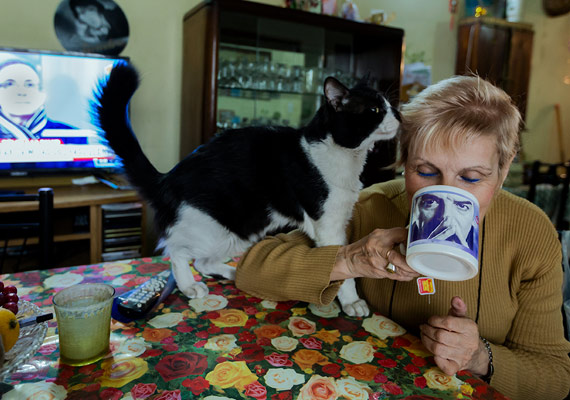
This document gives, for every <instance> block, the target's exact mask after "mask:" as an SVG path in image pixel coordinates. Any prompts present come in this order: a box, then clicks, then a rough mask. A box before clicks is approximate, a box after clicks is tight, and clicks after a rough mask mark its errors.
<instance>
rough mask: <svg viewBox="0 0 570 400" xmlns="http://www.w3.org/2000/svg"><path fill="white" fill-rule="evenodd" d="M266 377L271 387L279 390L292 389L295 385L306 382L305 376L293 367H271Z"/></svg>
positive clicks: (266, 381)
mask: <svg viewBox="0 0 570 400" xmlns="http://www.w3.org/2000/svg"><path fill="white" fill-rule="evenodd" d="M264 379H265V383H266V384H267V385H268V386H269V387H272V388H273V389H276V390H278V391H281V390H290V389H291V388H292V387H293V386H295V385H300V384H302V383H305V376H304V375H301V374H299V373H297V372H295V370H294V369H292V368H269V369H268V370H267V373H266V374H265V376H264Z"/></svg>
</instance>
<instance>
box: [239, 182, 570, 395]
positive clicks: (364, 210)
mask: <svg viewBox="0 0 570 400" xmlns="http://www.w3.org/2000/svg"><path fill="white" fill-rule="evenodd" d="M408 214H409V207H408V200H407V195H406V192H405V190H404V183H403V181H402V180H397V181H391V182H385V183H380V184H377V185H374V186H371V187H369V188H367V189H365V190H363V191H362V192H361V195H360V199H359V201H358V203H357V204H356V205H355V208H354V213H353V219H352V221H351V222H350V224H349V226H348V235H349V242H354V241H356V240H358V239H360V238H362V237H364V236H366V235H367V234H369V233H370V232H372V231H373V230H374V229H375V228H392V227H403V226H405V225H406V223H407V219H408ZM483 231H484V232H483ZM479 240H480V242H479V249H480V250H479V251H480V257H479V259H480V265H479V274H478V275H477V276H476V277H474V278H472V279H470V280H467V281H462V282H448V281H440V280H438V281H436V282H435V289H436V293H435V294H434V295H431V296H429V297H430V298H429V299H428V296H420V295H419V294H418V290H417V284H416V281H415V279H414V280H412V281H410V282H396V281H392V280H389V279H368V278H362V279H358V280H357V282H358V283H357V285H358V289H359V292H360V295H361V296H362V297H363V298H364V299H366V300H367V301H368V303H369V305H370V306H371V308H372V309H373V310H375V311H378V312H380V313H382V314H383V315H385V316H388V317H389V318H391V319H393V320H394V321H396V322H398V323H399V324H401V325H403V326H404V327H406V328H407V329H409V330H410V331H411V332H413V333H415V334H418V326H419V325H420V324H422V323H425V322H426V321H427V319H428V318H429V317H430V316H432V315H446V314H447V312H448V310H449V307H450V302H451V298H452V297H453V296H461V298H462V299H463V300H464V301H465V303H466V304H467V308H468V316H469V318H471V319H473V320H475V321H476V322H477V324H478V326H479V331H480V334H481V336H483V337H485V338H487V339H488V340H489V342H490V343H491V348H492V351H493V361H494V362H493V364H494V366H495V374H494V375H493V377H492V379H491V385H492V386H493V387H495V388H496V389H498V390H499V391H500V392H501V393H503V394H505V395H506V396H509V397H511V398H512V399H548V400H554V399H562V398H564V397H565V396H566V395H567V394H568V391H569V388H570V358H569V357H568V353H569V352H570V343H568V342H567V341H566V340H565V339H564V328H563V324H562V314H561V304H562V289H561V287H562V267H561V249H560V243H559V241H558V238H557V234H556V231H555V229H554V227H553V225H552V223H551V222H550V221H549V219H548V217H547V216H546V215H545V214H544V213H543V212H542V211H541V210H540V209H539V208H537V207H536V206H534V205H533V204H531V203H529V202H528V201H526V200H525V199H522V198H519V197H516V196H514V195H512V194H510V193H508V192H506V191H503V190H501V191H500V192H499V193H498V194H497V195H496V196H495V198H494V199H493V201H492V203H491V206H490V207H489V209H488V211H487V214H486V216H485V218H484V223H483V224H482V225H481V228H480V238H479ZM338 249H339V246H326V247H320V248H315V247H314V244H313V242H312V241H311V240H310V239H309V238H308V237H307V236H306V235H304V234H303V233H301V232H299V231H293V232H292V233H289V234H281V235H278V236H276V237H271V238H267V239H265V240H263V241H261V242H260V243H258V244H257V245H255V246H253V247H252V248H251V249H250V250H249V251H248V252H247V253H246V254H245V255H244V257H242V260H241V261H240V263H239V265H238V268H237V276H236V284H237V286H238V287H239V288H240V289H242V290H244V291H246V292H248V293H250V294H252V295H255V296H258V297H261V298H265V299H271V300H277V301H283V300H302V301H306V302H309V303H320V304H323V303H324V304H327V303H329V302H331V301H332V300H333V299H334V297H335V296H336V293H337V291H338V288H339V285H340V282H330V280H329V277H330V274H331V271H332V268H333V265H334V262H335V258H336V254H337V251H338Z"/></svg>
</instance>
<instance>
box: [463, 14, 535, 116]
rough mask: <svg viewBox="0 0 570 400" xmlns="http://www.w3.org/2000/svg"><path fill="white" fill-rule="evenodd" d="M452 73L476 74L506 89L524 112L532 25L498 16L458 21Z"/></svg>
mask: <svg viewBox="0 0 570 400" xmlns="http://www.w3.org/2000/svg"><path fill="white" fill-rule="evenodd" d="M457 32H458V39H457V58H456V63H455V73H456V74H458V75H469V74H471V73H477V74H478V75H479V76H482V77H483V78H485V79H488V80H489V81H491V82H493V83H494V84H496V85H497V86H498V87H500V88H502V89H503V90H505V92H507V93H508V94H509V95H510V96H511V97H512V99H513V101H514V102H515V104H516V105H517V107H518V108H519V111H520V112H521V114H522V117H523V120H524V118H525V114H526V104H527V98H528V85H529V79H530V61H531V57H532V40H533V35H534V32H533V30H532V25H530V24H525V23H515V22H507V21H505V20H503V19H498V18H486V17H480V18H474V17H473V18H466V19H463V20H462V21H461V22H460V23H459V27H458V30H457Z"/></svg>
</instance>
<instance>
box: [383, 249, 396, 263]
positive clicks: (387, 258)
mask: <svg viewBox="0 0 570 400" xmlns="http://www.w3.org/2000/svg"><path fill="white" fill-rule="evenodd" d="M392 250H394V249H390V250H388V251H387V252H386V257H384V258H386V260H388V261H390V258H389V257H390V253H391V252H392Z"/></svg>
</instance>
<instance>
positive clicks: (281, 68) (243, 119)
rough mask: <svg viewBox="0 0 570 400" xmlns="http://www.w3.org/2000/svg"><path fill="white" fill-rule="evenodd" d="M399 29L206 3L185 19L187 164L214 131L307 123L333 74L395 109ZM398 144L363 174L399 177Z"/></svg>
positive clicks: (183, 143)
mask: <svg viewBox="0 0 570 400" xmlns="http://www.w3.org/2000/svg"><path fill="white" fill-rule="evenodd" d="M403 37H404V32H403V30H401V29H396V28H389V27H385V26H379V25H372V24H368V23H360V22H354V21H349V20H344V19H341V18H337V17H331V16H327V15H321V14H314V13H309V12H304V11H300V10H293V9H287V8H281V7H275V6H270V5H266V4H261V3H253V2H249V1H241V0H239V1H238V0H215V1H206V2H203V3H201V4H199V5H198V6H197V7H195V8H194V9H192V10H191V11H189V12H188V13H187V14H186V15H185V17H184V41H183V42H184V48H183V92H182V93H183V94H182V124H181V126H182V131H181V139H180V150H181V157H183V156H185V155H186V154H188V153H189V152H191V151H192V150H193V149H195V148H196V147H197V146H199V145H200V144H202V143H204V142H207V141H208V140H209V139H210V138H212V137H213V136H214V135H215V134H216V133H217V132H219V131H221V130H224V129H227V128H237V127H244V126H248V125H287V126H292V127H300V126H303V125H305V124H307V123H308V122H309V121H310V120H311V119H312V117H313V116H314V114H315V113H316V111H317V109H318V108H319V107H320V106H321V104H322V102H323V101H324V98H323V82H324V79H325V78H326V77H327V76H335V77H336V78H337V79H339V80H340V81H341V82H342V83H343V84H345V85H346V86H349V87H350V86H353V85H354V84H355V83H356V82H357V81H358V80H359V79H360V78H362V77H363V76H365V75H369V83H370V84H371V85H372V86H373V87H375V88H376V89H378V90H381V91H383V92H384V93H385V94H386V95H387V96H388V98H389V99H390V101H391V103H392V104H393V105H394V106H397V105H398V99H399V90H400V72H401V63H402V50H403ZM395 156H396V142H395V140H393V141H389V142H382V143H379V144H378V145H377V146H376V147H375V148H374V150H373V151H372V152H371V153H370V155H369V157H368V162H367V165H366V167H365V171H364V173H363V175H362V177H361V179H362V180H363V182H364V183H365V185H369V184H371V183H374V182H379V181H383V180H386V179H390V178H392V177H393V175H394V172H393V170H391V169H385V168H384V167H386V166H388V165H390V164H392V163H393V162H394V161H395Z"/></svg>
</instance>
